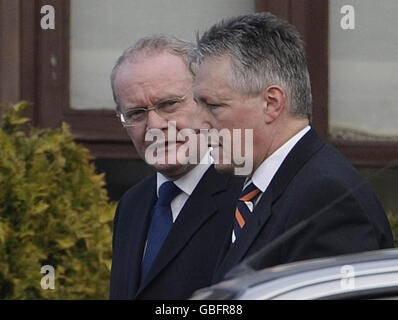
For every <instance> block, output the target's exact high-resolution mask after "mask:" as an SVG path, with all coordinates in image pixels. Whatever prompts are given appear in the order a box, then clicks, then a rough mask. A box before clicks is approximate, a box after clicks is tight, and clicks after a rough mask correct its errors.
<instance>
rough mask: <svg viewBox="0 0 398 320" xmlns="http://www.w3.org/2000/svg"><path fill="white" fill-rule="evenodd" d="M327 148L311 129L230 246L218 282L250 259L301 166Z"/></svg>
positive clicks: (217, 278) (291, 152)
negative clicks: (274, 204)
mask: <svg viewBox="0 0 398 320" xmlns="http://www.w3.org/2000/svg"><path fill="white" fill-rule="evenodd" d="M324 145H325V143H324V142H323V141H322V140H321V139H320V138H319V136H318V135H317V133H316V132H315V131H314V130H313V129H311V130H310V131H308V132H307V133H306V134H305V135H304V136H303V138H302V139H301V140H300V141H299V142H298V143H297V144H296V145H295V146H294V148H293V149H292V150H291V151H290V153H289V154H288V156H287V157H286V159H285V160H284V161H283V163H282V164H281V166H280V168H279V170H278V171H277V173H276V174H275V176H274V178H273V179H272V181H271V183H270V185H269V186H268V188H267V190H266V191H265V192H264V194H263V195H262V198H261V199H260V201H259V203H258V204H257V205H256V207H255V209H254V211H253V216H252V217H251V218H250V219H249V221H248V222H247V225H246V226H245V228H244V230H242V232H241V234H240V236H239V238H238V239H237V240H236V241H235V243H234V244H231V245H230V248H229V250H228V252H227V254H226V256H225V258H224V260H223V261H222V262H221V264H219V267H218V268H217V271H216V273H215V276H214V278H213V279H214V282H218V281H221V280H222V279H223V277H224V276H225V274H226V273H227V272H228V271H229V270H230V269H231V268H232V267H233V266H235V265H236V264H238V263H239V262H240V261H242V260H244V259H245V258H247V256H246V254H247V252H248V251H249V249H250V246H251V245H252V244H253V242H254V241H255V239H256V237H257V236H258V233H259V232H260V231H261V229H262V228H263V227H264V225H265V224H266V222H267V221H268V220H269V218H270V216H271V215H272V204H273V203H274V202H275V201H276V200H278V198H279V197H280V196H281V195H282V194H283V192H284V190H285V189H286V187H287V186H288V184H289V182H290V181H291V180H292V179H293V178H294V176H295V175H296V174H297V172H298V171H299V170H300V169H301V167H302V166H303V165H304V164H305V163H306V162H307V161H308V160H309V159H310V158H311V157H312V156H313V155H314V153H315V152H317V151H318V150H319V149H320V148H321V147H323V146H324ZM231 232H232V231H231ZM227 241H228V238H227ZM229 241H231V236H230V235H229ZM264 245H266V243H264Z"/></svg>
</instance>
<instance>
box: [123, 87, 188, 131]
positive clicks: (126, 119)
mask: <svg viewBox="0 0 398 320" xmlns="http://www.w3.org/2000/svg"><path fill="white" fill-rule="evenodd" d="M189 93H190V90H189V91H188V92H187V93H186V94H185V95H184V96H182V97H176V98H172V99H167V100H163V101H161V102H159V103H157V104H156V105H155V106H153V107H139V108H131V109H127V110H125V111H124V112H119V113H118V114H117V116H118V117H119V118H120V121H121V123H122V125H123V127H135V126H138V125H142V124H144V123H146V121H147V120H148V113H149V111H151V110H154V111H155V112H156V113H157V114H158V115H159V116H160V117H162V118H164V119H166V120H170V119H169V117H170V116H171V115H172V114H174V113H175V112H176V111H177V110H178V109H180V108H181V107H182V106H183V104H184V102H185V100H186V98H187V97H188V95H189Z"/></svg>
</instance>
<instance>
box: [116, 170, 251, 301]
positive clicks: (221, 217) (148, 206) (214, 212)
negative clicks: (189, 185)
mask: <svg viewBox="0 0 398 320" xmlns="http://www.w3.org/2000/svg"><path fill="white" fill-rule="evenodd" d="M242 185H243V180H242V179H236V178H231V177H226V176H222V175H221V174H219V173H217V172H216V171H215V169H214V167H213V166H211V167H210V168H209V169H208V170H207V172H206V173H205V174H204V176H203V177H202V179H201V180H200V182H199V183H198V185H197V186H196V188H195V190H194V192H193V193H192V194H191V196H190V197H189V199H188V200H187V202H186V203H185V205H184V207H183V208H182V210H181V212H180V213H179V216H178V218H177V219H176V221H175V223H174V225H173V228H172V229H171V231H170V233H169V235H168V237H167V239H166V240H165V242H164V244H163V246H162V248H161V250H160V252H159V254H158V256H157V258H156V260H155V261H154V264H153V267H152V269H151V270H150V272H149V274H148V276H147V278H146V280H144V283H140V271H141V260H142V255H143V250H144V246H145V242H146V239H147V232H148V228H149V224H150V213H151V211H152V207H153V206H154V204H155V201H156V175H154V176H152V177H150V178H148V179H146V180H144V181H143V182H141V183H139V184H138V185H136V186H134V187H132V188H131V189H129V190H128V191H127V192H126V193H125V194H124V196H123V197H122V199H121V200H120V202H119V205H118V208H117V211H116V215H115V220H114V236H113V262H112V272H111V288H110V298H111V299H187V298H189V297H190V295H191V294H192V293H193V292H194V291H195V290H197V289H199V288H202V287H206V286H208V285H210V284H211V279H212V276H213V273H214V269H215V266H216V263H217V260H218V259H219V254H220V250H221V248H223V243H224V238H225V234H226V233H227V232H229V231H230V226H231V224H232V223H233V215H234V209H235V203H236V200H237V198H238V196H239V193H240V192H241V190H242Z"/></svg>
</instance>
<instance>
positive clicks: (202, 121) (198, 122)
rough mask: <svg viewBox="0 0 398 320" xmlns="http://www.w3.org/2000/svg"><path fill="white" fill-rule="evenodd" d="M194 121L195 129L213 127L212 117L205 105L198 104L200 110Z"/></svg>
mask: <svg viewBox="0 0 398 320" xmlns="http://www.w3.org/2000/svg"><path fill="white" fill-rule="evenodd" d="M193 123H194V129H195V130H200V129H211V128H212V123H211V117H210V115H209V112H208V111H207V110H206V109H205V108H204V107H201V106H198V111H197V113H196V115H195V117H194V121H193Z"/></svg>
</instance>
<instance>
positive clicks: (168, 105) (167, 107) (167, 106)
mask: <svg viewBox="0 0 398 320" xmlns="http://www.w3.org/2000/svg"><path fill="white" fill-rule="evenodd" d="M179 102H180V101H179V100H167V101H164V102H161V103H159V104H158V110H162V111H174V109H175V108H176V107H178V105H179Z"/></svg>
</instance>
